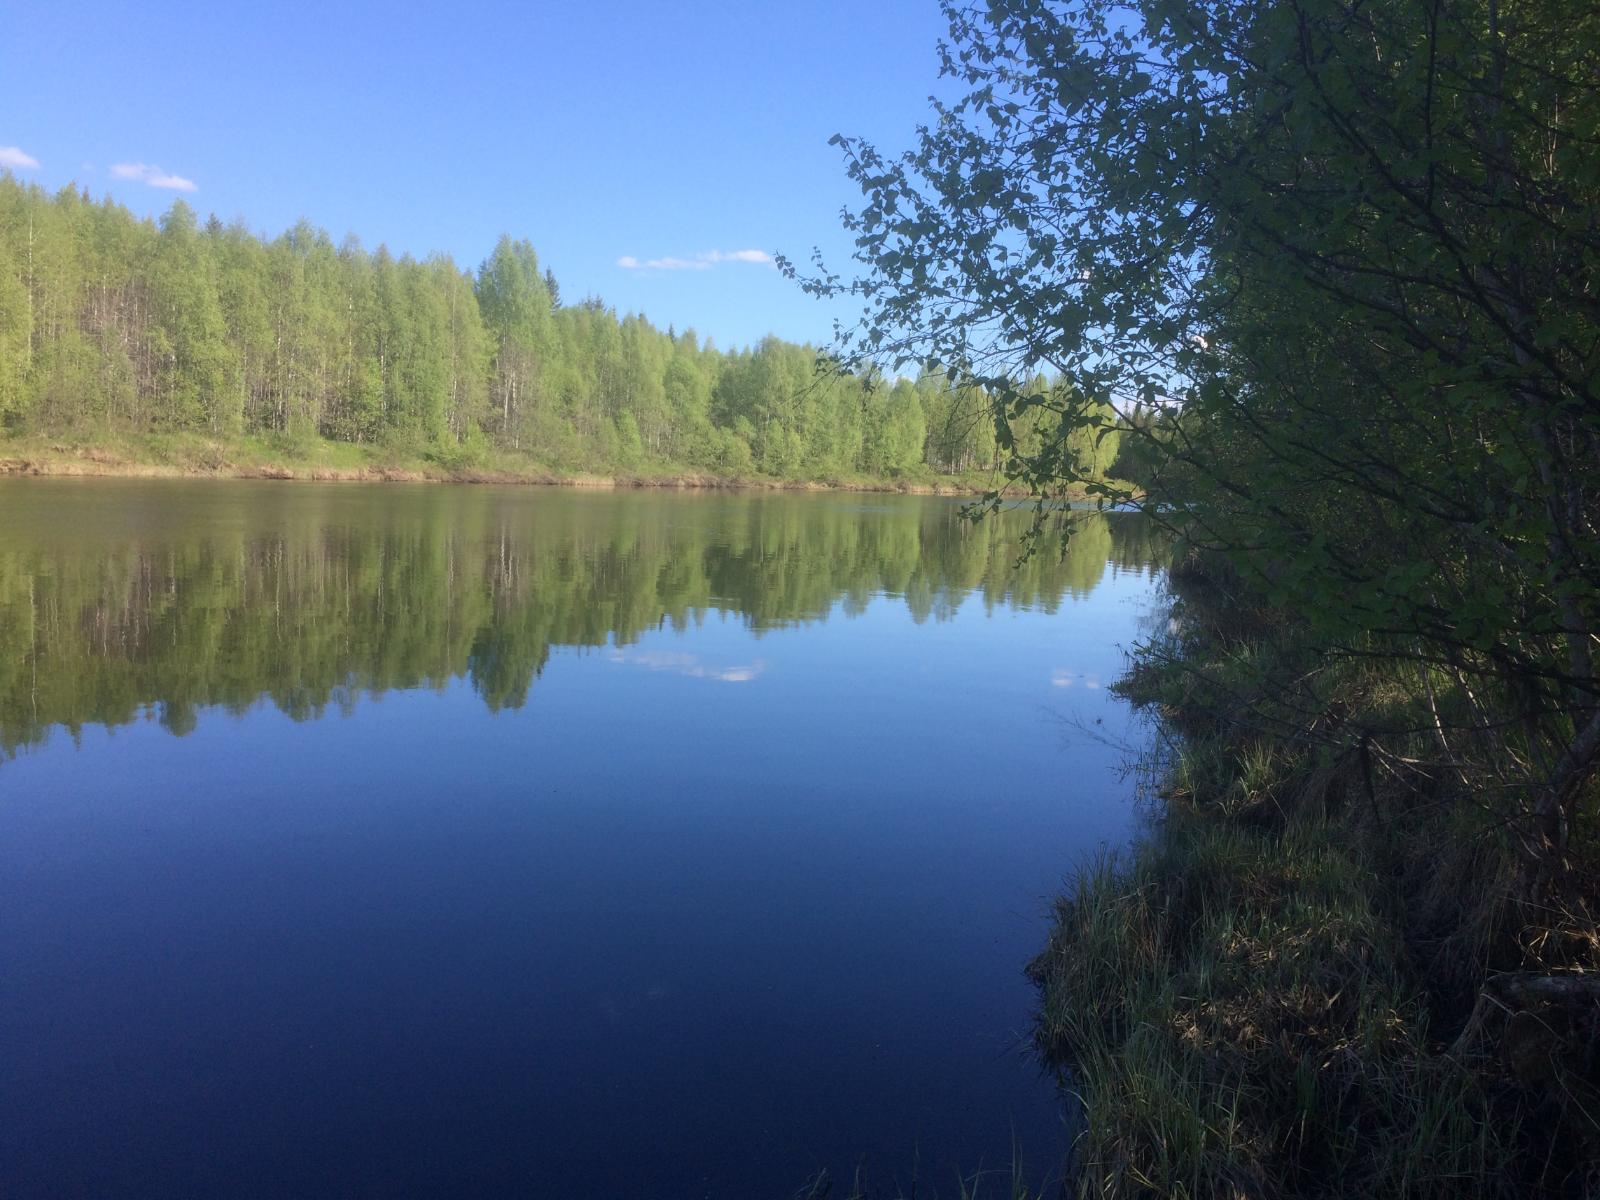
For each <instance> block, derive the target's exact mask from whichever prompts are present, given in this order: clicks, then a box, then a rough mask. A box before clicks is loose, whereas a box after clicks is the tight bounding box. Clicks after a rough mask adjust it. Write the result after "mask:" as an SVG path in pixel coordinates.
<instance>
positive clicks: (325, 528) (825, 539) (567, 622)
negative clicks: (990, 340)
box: [0, 491, 1151, 750]
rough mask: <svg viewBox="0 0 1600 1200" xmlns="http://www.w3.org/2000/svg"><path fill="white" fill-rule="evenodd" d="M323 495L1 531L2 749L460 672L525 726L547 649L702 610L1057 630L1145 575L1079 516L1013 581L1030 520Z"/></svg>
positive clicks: (1117, 529) (922, 512)
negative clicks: (975, 621)
mask: <svg viewBox="0 0 1600 1200" xmlns="http://www.w3.org/2000/svg"><path fill="white" fill-rule="evenodd" d="M329 495H331V494H325V493H320V492H307V493H305V494H304V495H302V496H299V497H296V498H294V499H292V500H289V501H285V502H283V503H282V504H281V505H280V506H279V507H277V508H276V509H275V510H274V511H273V512H272V513H270V514H269V517H268V518H264V519H263V520H261V522H260V523H259V527H255V528H252V522H249V521H235V522H232V523H229V522H220V521H208V520H207V519H206V518H205V517H204V515H203V514H199V513H196V514H192V515H189V516H185V517H183V518H181V519H177V518H175V519H172V520H170V521H166V522H158V526H159V527H158V528H157V530H156V531H155V532H154V533H147V534H146V535H144V536H143V537H142V538H141V540H139V541H138V542H136V543H132V542H129V541H128V540H126V539H118V538H115V537H113V536H110V535H107V536H104V537H96V536H95V534H94V531H93V528H92V523H91V527H89V528H85V527H84V524H83V523H82V522H77V523H75V522H74V521H73V517H72V514H71V512H70V511H68V512H67V513H65V514H58V516H57V519H55V520H51V521H42V522H41V521H30V522H27V523H26V524H25V525H24V527H23V528H21V529H18V528H13V529H11V530H9V531H7V532H5V533H3V534H0V747H3V748H4V749H7V750H14V749H15V748H17V747H18V746H20V745H24V744H27V743H29V742H32V741H35V740H37V739H38V738H40V737H41V736H42V735H43V734H44V732H45V731H47V730H48V729H50V728H51V727H53V726H57V725H60V726H65V727H67V728H69V729H77V728H80V727H81V726H83V725H85V724H106V725H115V724H119V723H124V722H128V721H132V720H134V719H135V718H137V717H138V716H140V714H141V713H142V712H143V711H144V709H145V707H146V706H148V705H159V713H160V718H161V721H162V723H163V724H164V725H166V726H167V727H168V728H169V729H171V730H173V731H174V732H175V733H180V734H181V733H185V732H187V731H188V730H189V729H191V728H193V726H194V723H195V720H196V712H197V710H198V709H199V708H200V707H202V706H205V705H223V706H225V707H228V708H230V709H233V710H243V709H244V708H246V707H248V706H249V705H251V704H254V703H255V702H256V701H257V700H258V699H260V698H262V697H267V698H270V699H271V701H272V702H273V704H275V705H276V706H277V707H278V708H280V709H281V710H282V711H284V712H285V713H287V714H289V715H290V716H292V717H295V718H297V719H300V718H305V717H310V716H314V715H316V714H319V713H321V712H322V711H324V710H325V709H326V707H327V706H328V705H329V704H334V705H337V706H340V707H348V706H349V705H350V704H352V703H353V702H354V700H355V698H356V697H357V696H359V695H360V694H362V693H365V692H377V691H382V690H385V689H389V688H408V687H418V686H442V685H443V684H444V683H446V682H447V681H449V680H450V679H453V678H455V677H458V676H465V677H467V678H468V679H469V680H470V681H471V683H472V686H473V688H474V689H475V690H476V691H477V692H478V694H479V695H481V696H482V697H483V699H484V701H485V703H486V704H488V706H489V707H490V708H492V709H498V708H501V707H507V706H509V707H515V706H517V705H520V704H521V703H522V702H523V701H524V700H525V699H526V697H527V693H528V688H529V686H530V684H531V683H532V681H533V679H535V678H536V677H537V676H538V675H539V673H540V671H541V670H542V669H543V667H544V665H545V663H546V661H547V660H548V658H549V655H550V648H551V647H552V646H599V645H604V644H606V643H608V642H613V641H614V642H617V643H627V642H631V641H633V640H635V639H637V638H638V637H639V636H640V635H641V634H642V633H645V632H647V631H649V630H652V629H656V628H658V627H661V626H663V625H665V626H670V627H672V628H683V627H685V626H687V625H689V624H690V623H692V622H694V621H696V620H698V619H700V618H701V617H702V616H703V615H704V614H706V613H707V612H724V613H737V614H739V615H741V616H742V617H743V618H744V620H745V622H746V624H747V625H748V626H749V627H750V628H751V629H753V630H756V631H762V630H766V629H771V628H775V627H779V626H783V625H787V624H793V623H795V622H801V621H814V620H822V619H825V618H827V617H828V616H829V615H830V614H832V613H834V612H836V611H837V612H840V613H841V614H843V615H846V616H848V615H852V614H855V613H859V612H860V611H862V610H863V609H864V607H865V606H866V604H867V602H868V601H869V600H870V598H871V597H872V596H874V595H877V594H887V595H890V596H894V597H897V598H900V599H901V600H902V601H903V602H904V603H905V604H906V605H907V607H908V609H909V611H910V612H911V613H912V615H913V616H914V617H915V619H917V620H918V621H922V620H927V619H929V618H932V619H935V620H942V619H948V618H949V617H950V616H951V615H952V614H953V613H954V611H955V609H956V607H957V606H958V605H959V604H960V603H961V602H962V601H963V600H964V599H965V598H966V597H967V596H969V595H971V594H973V593H975V592H976V593H979V594H981V595H982V597H983V600H984V602H985V603H986V604H987V605H990V606H993V605H1006V606H1028V607H1039V608H1043V609H1046V610H1053V609H1054V608H1055V606H1056V605H1058V604H1059V603H1060V601H1061V599H1062V597H1063V596H1066V595H1083V594H1086V593H1087V592H1088V591H1090V590H1091V589H1092V588H1093V587H1094V586H1095V585H1096V583H1097V582H1098V581H1099V580H1100V578H1101V575H1102V573H1103V572H1104V571H1105V569H1106V566H1107V564H1108V562H1110V563H1114V564H1116V565H1117V566H1118V567H1120V568H1133V569H1137V568H1141V567H1142V566H1143V564H1145V563H1147V562H1149V561H1151V550H1150V548H1149V547H1148V546H1147V545H1146V544H1145V541H1144V539H1145V538H1146V537H1147V536H1148V534H1147V533H1146V531H1145V530H1144V529H1143V527H1142V526H1141V525H1140V523H1139V521H1138V519H1137V518H1135V517H1132V516H1128V517H1121V516H1118V517H1111V518H1107V517H1104V516H1100V515H1096V514H1089V515H1080V517H1079V520H1080V521H1081V522H1082V526H1081V528H1080V529H1079V530H1078V531H1077V533H1076V534H1075V535H1074V537H1073V539H1072V541H1071V544H1070V547H1069V549H1068V551H1067V553H1066V554H1065V555H1064V556H1063V555H1059V554H1057V553H1055V552H1054V550H1053V549H1047V550H1045V551H1043V552H1041V553H1039V554H1037V555H1035V556H1034V557H1032V558H1030V559H1028V560H1026V561H1025V562H1023V563H1022V564H1021V566H1020V567H1019V566H1018V565H1017V559H1018V557H1019V553H1020V549H1021V545H1022V540H1021V539H1022V534H1023V532H1024V530H1025V528H1026V524H1027V514H1025V513H1002V514H998V515H996V516H994V517H992V518H990V519H988V520H986V521H984V522H983V523H981V524H979V525H977V526H974V525H972V524H970V523H969V522H967V521H965V520H963V519H962V518H961V516H960V513H959V510H958V508H957V507H956V506H955V505H952V504H947V503H943V502H900V501H896V502H891V503H888V504H886V505H884V506H882V509H881V511H872V512H865V513H864V512H861V511H859V509H858V508H857V507H855V506H853V505H848V504H843V503H838V502H835V501H833V500H831V499H819V498H815V497H790V496H773V497H754V498H728V497H717V498H692V499H683V498H666V497H655V496H639V497H632V496H615V497H604V498H601V497H555V496H540V497H538V498H537V499H536V500H534V501H533V502H528V501H527V500H524V499H522V498H521V497H507V496H506V495H505V494H504V493H485V494H484V495H481V496H473V495H470V494H468V493H461V492H450V493H446V492H444V491H438V492H426V493H423V494H417V493H409V492H397V493H396V494H395V496H394V497H393V498H392V500H391V499H389V498H387V497H386V498H385V502H384V503H382V504H373V505H369V506H365V507H362V508H360V509H359V510H358V512H357V513H356V514H355V516H352V514H351V512H350V511H349V510H348V509H347V508H346V507H341V506H340V505H339V504H338V503H337V502H335V501H330V500H329V499H328V496H329ZM519 501H520V502H519ZM68 507H69V508H70V505H69V506H68Z"/></svg>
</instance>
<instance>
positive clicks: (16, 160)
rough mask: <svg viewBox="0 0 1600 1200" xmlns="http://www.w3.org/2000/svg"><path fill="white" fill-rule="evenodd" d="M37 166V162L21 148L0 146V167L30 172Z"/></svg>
mask: <svg viewBox="0 0 1600 1200" xmlns="http://www.w3.org/2000/svg"><path fill="white" fill-rule="evenodd" d="M38 165H39V160H38V159H37V158H35V157H34V156H33V155H31V154H29V153H27V152H26V151H25V150H23V149H22V148H21V147H19V146H0V167H10V168H11V169H12V170H13V171H31V170H33V169H34V168H35V167H37V166H38Z"/></svg>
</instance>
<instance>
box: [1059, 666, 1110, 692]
mask: <svg viewBox="0 0 1600 1200" xmlns="http://www.w3.org/2000/svg"><path fill="white" fill-rule="evenodd" d="M1080 679H1081V680H1082V681H1083V686H1084V687H1086V688H1088V689H1089V690H1090V691H1091V692H1092V691H1096V690H1097V689H1098V688H1099V687H1100V677H1099V676H1098V675H1081V674H1079V673H1078V672H1077V671H1069V670H1067V669H1066V668H1065V667H1057V668H1056V669H1055V670H1054V671H1052V672H1050V686H1051V687H1061V688H1066V687H1071V686H1072V685H1073V684H1074V683H1075V682H1077V681H1078V680H1080Z"/></svg>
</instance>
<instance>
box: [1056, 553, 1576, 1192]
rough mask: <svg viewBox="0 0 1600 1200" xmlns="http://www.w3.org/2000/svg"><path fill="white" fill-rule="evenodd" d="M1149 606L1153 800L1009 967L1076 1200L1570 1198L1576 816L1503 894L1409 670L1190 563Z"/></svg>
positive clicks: (1429, 692)
mask: <svg viewBox="0 0 1600 1200" xmlns="http://www.w3.org/2000/svg"><path fill="white" fill-rule="evenodd" d="M1174 588H1175V592H1176V602H1175V607H1174V611H1173V617H1172V624H1171V625H1170V626H1169V632H1168V634H1167V635H1165V636H1163V637H1161V638H1158V639H1157V640H1156V641H1155V642H1154V643H1153V644H1152V645H1150V646H1148V647H1146V648H1144V649H1143V650H1142V651H1141V652H1140V654H1139V655H1138V656H1137V657H1136V659H1135V662H1134V665H1133V668H1132V671H1131V673H1130V675H1129V676H1128V677H1127V678H1126V679H1125V680H1124V681H1123V683H1122V684H1120V685H1119V687H1120V689H1121V690H1122V691H1123V693H1124V694H1125V695H1126V696H1127V697H1128V698H1129V699H1131V700H1132V701H1133V702H1134V703H1135V704H1136V705H1140V706H1143V707H1145V708H1146V709H1147V710H1149V711H1151V712H1153V713H1154V714H1156V715H1157V716H1158V718H1159V721H1158V729H1159V730H1160V733H1161V735H1162V736H1161V737H1160V738H1159V739H1158V742H1159V744H1160V745H1161V746H1162V747H1163V749H1162V751H1161V753H1160V754H1159V755H1158V759H1157V761H1156V762H1155V763H1154V764H1153V767H1154V778H1155V779H1156V780H1158V781H1159V783H1158V790H1159V793H1160V806H1159V810H1158V811H1157V812H1156V813H1155V814H1154V819H1153V822H1152V825H1151V827H1150V829H1149V831H1148V834H1147V836H1146V837H1145V838H1144V839H1143V840H1142V841H1141V842H1140V843H1139V844H1138V845H1137V846H1136V847H1135V848H1134V849H1133V850H1132V851H1131V852H1130V853H1129V854H1127V855H1125V856H1122V857H1120V858H1108V859H1106V860H1104V861H1102V862H1101V863H1100V864H1099V865H1098V866H1097V867H1096V868H1094V869H1092V870H1089V871H1086V872H1084V873H1083V874H1082V875H1081V877H1080V878H1079V879H1078V880H1077V881H1076V883H1075V885H1074V887H1073V889H1072V890H1071V892H1070V893H1069V894H1068V895H1067V896H1066V897H1064V898H1063V899H1062V900H1061V901H1060V904H1059V907H1058V913H1057V918H1056V924H1055V927H1054V930H1053V932H1052V935H1051V938H1050V941H1049V944H1048V947H1047V949H1046V950H1045V951H1044V953H1043V954H1041V955H1040V957H1039V958H1038V959H1037V960H1036V961H1035V963H1034V964H1033V965H1032V967H1031V968H1030V971H1031V974H1033V976H1034V977H1035V980H1036V982H1038V984H1039V985H1040V988H1041V993H1042V1007H1041V1017H1040V1023H1039V1029H1038V1038H1039V1042H1040V1045H1041V1048H1042V1049H1043V1051H1044V1053H1045V1055H1046V1056H1047V1058H1049V1059H1050V1060H1052V1061H1053V1062H1055V1063H1056V1064H1058V1065H1059V1066H1060V1067H1061V1069H1062V1071H1063V1073H1064V1076H1065V1077H1066V1078H1067V1080H1068V1083H1069V1086H1070V1087H1071V1088H1072V1089H1073V1090H1074V1091H1076V1092H1077V1093H1078V1094H1079V1095H1081V1097H1082V1099H1083V1102H1084V1105H1085V1109H1086V1113H1087V1122H1088V1124H1087V1129H1086V1131H1085V1133H1084V1135H1083V1138H1082V1139H1081V1141H1080V1144H1079V1146H1078V1151H1077V1155H1076V1162H1075V1164H1074V1166H1075V1170H1076V1173H1077V1175H1078V1179H1079V1183H1080V1194H1082V1195H1094V1196H1097V1197H1110V1196H1135V1195H1139V1196H1143V1195H1161V1196H1169V1197H1193V1198H1199V1197H1215V1196H1228V1197H1240V1198H1253V1197H1267V1196H1273V1197H1313V1196H1315V1197H1331V1196H1343V1195H1354V1194H1368V1195H1382V1196H1408V1197H1423V1196H1427V1197H1433V1196H1437V1197H1441V1198H1443V1197H1446V1196H1452V1197H1453V1196H1494V1197H1511V1196H1563V1197H1565V1196H1585V1195H1592V1194H1596V1189H1597V1188H1600V1050H1597V1046H1600V1039H1597V1034H1600V1028H1597V1026H1600V1021H1597V1017H1596V1013H1597V1005H1596V1003H1595V1001H1596V999H1597V998H1600V987H1597V981H1600V974H1597V972H1600V923H1597V921H1596V918H1595V914H1596V911H1597V908H1600V906H1597V903H1596V891H1597V889H1596V879H1597V878H1600V870H1597V867H1600V852H1597V846H1596V839H1595V833H1594V826H1595V822H1594V821H1593V819H1592V817H1593V815H1594V812H1595V807H1596V797H1595V796H1593V795H1591V796H1590V797H1589V799H1588V805H1587V808H1586V809H1585V812H1586V815H1587V816H1588V817H1590V818H1591V819H1589V820H1587V821H1585V822H1584V826H1583V836H1582V838H1581V839H1577V838H1575V840H1574V844H1573V848H1572V849H1573V853H1572V860H1573V861H1572V867H1571V870H1570V871H1569V873H1568V874H1567V875H1566V876H1565V877H1564V878H1562V879H1561V880H1560V881H1559V883H1558V886H1555V887H1551V888H1548V889H1545V890H1541V891H1540V892H1538V893H1537V894H1529V893H1528V891H1527V890H1526V885H1525V883H1524V880H1525V879H1526V875H1525V872H1524V869H1523V866H1522V863H1521V861H1520V860H1519V858H1518V854H1517V848H1516V845H1515V842H1514V840H1513V837H1512V836H1511V834H1510V832H1509V830H1508V828H1507V826H1506V823H1505V822H1504V821H1502V820H1495V819H1493V818H1492V816H1491V810H1489V809H1488V808H1487V806H1486V805H1485V804H1484V803H1482V797H1483V796H1484V795H1485V794H1486V789H1487V788H1488V787H1489V786H1490V784H1491V777H1490V775H1489V773H1488V771H1487V770H1486V769H1485V768H1484V767H1483V766H1481V765H1479V764H1477V763H1476V762H1475V761H1474V760H1473V758H1472V757H1471V755H1470V754H1468V753H1467V752H1466V750H1465V749H1464V748H1462V747H1460V746H1459V744H1458V745H1453V746H1451V751H1452V753H1451V754H1450V755H1448V756H1447V755H1445V754H1443V753H1441V750H1440V745H1441V744H1442V743H1441V742H1439V741H1437V740H1436V739H1438V738H1440V736H1441V735H1440V733H1439V730H1440V727H1441V725H1443V726H1445V727H1449V718H1450V714H1448V713H1446V714H1445V716H1444V720H1443V721H1442V722H1441V720H1440V714H1439V712H1438V710H1437V708H1435V707H1434V704H1433V701H1434V696H1435V694H1436V692H1435V689H1433V688H1432V687H1431V686H1430V673H1431V672H1433V671H1436V670H1438V668H1437V667H1436V666H1429V665H1426V664H1418V663H1410V664H1397V663H1396V662H1394V661H1393V660H1385V659H1381V658H1363V657H1361V656H1360V655H1358V654H1351V655H1349V656H1348V657H1343V658H1335V657H1334V656H1331V655H1324V656H1317V655H1314V654H1310V653H1308V652H1307V651H1306V650H1305V648H1304V646H1303V644H1302V642H1301V640H1300V639H1299V637H1298V636H1297V629H1296V625H1295V622H1294V621H1293V620H1292V619H1291V618H1289V617H1287V616H1285V614H1283V613H1281V612H1275V611H1273V610H1272V609H1271V608H1270V606H1268V605H1266V604H1264V603H1262V602H1261V601H1260V600H1259V599H1257V598H1255V597H1253V596H1251V595H1249V594H1247V593H1245V592H1244V591H1243V589H1241V588H1240V587H1239V585H1238V584H1237V581H1236V580H1235V579H1234V578H1233V577H1232V576H1231V575H1230V573H1229V572H1227V571H1226V569H1225V568H1222V567H1220V566H1218V565H1217V564H1216V563H1211V562H1201V561H1195V560H1190V561H1188V562H1186V563H1183V564H1180V567H1179V569H1177V570H1175V572H1174ZM1494 736H1495V737H1498V738H1501V739H1504V738H1505V737H1506V735H1505V734H1504V733H1503V732H1499V733H1496V734H1495V735H1494ZM1485 744H1486V745H1489V746H1492V745H1493V743H1492V742H1490V741H1487V740H1486V742H1485ZM1497 752H1498V753H1500V754H1502V755H1504V754H1509V753H1512V752H1513V751H1511V750H1510V749H1508V748H1507V747H1506V745H1505V742H1504V741H1503V740H1502V741H1501V743H1500V747H1499V749H1498V751H1497ZM1446 759H1448V764H1447V763H1446V762H1445V761H1442V760H1446Z"/></svg>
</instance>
